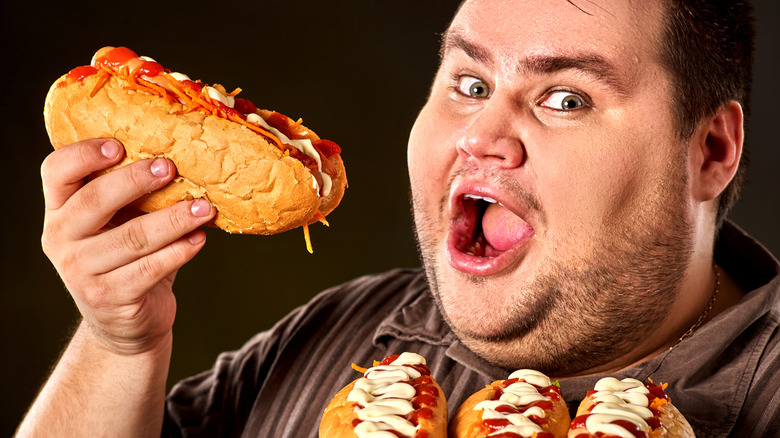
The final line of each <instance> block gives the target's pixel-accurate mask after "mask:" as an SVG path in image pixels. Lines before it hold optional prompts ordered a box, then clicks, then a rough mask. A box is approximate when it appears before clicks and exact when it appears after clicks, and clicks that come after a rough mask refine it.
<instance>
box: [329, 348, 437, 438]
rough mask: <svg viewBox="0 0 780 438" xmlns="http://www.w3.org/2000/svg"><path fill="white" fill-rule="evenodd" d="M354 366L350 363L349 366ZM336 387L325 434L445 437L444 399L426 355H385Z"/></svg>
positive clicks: (378, 437)
mask: <svg viewBox="0 0 780 438" xmlns="http://www.w3.org/2000/svg"><path fill="white" fill-rule="evenodd" d="M353 367H354V366H353ZM355 368H356V369H358V370H360V371H363V372H364V374H363V377H361V378H359V379H357V380H354V381H353V382H351V383H350V384H349V385H347V386H345V387H344V388H343V389H342V390H341V391H339V392H338V393H337V394H336V395H335V396H334V397H333V399H332V400H331V401H330V403H329V404H328V406H327V407H326V408H325V411H324V412H323V415H322V421H321V422H320V427H319V436H320V437H323V438H334V437H336V438H342V437H343V438H346V437H358V438H397V437H399V436H400V437H408V438H444V437H446V436H447V400H446V399H445V397H444V392H443V391H442V390H441V387H439V384H438V383H436V381H435V380H434V379H433V377H432V376H431V372H430V370H429V369H428V367H427V366H426V365H425V359H424V358H423V357H422V356H420V355H418V354H415V353H408V352H407V353H402V354H400V355H391V356H387V357H386V358H385V359H384V360H383V361H382V362H380V363H378V364H376V365H375V366H374V367H371V368H368V369H365V370H363V369H360V368H358V367H355Z"/></svg>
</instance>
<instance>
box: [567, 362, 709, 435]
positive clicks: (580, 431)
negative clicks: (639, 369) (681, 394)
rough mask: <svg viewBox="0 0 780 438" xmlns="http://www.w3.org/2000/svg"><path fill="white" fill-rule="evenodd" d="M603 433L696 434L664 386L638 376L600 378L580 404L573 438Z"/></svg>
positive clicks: (570, 432) (575, 419) (572, 427)
mask: <svg viewBox="0 0 780 438" xmlns="http://www.w3.org/2000/svg"><path fill="white" fill-rule="evenodd" d="M602 435H609V436H617V437H628V438H634V437H637V436H645V437H652V438H659V437H675V438H682V437H685V438H687V437H694V436H695V435H694V433H693V429H691V426H690V424H688V422H687V421H686V420H685V417H683V415H682V414H681V413H680V411H679V410H677V408H675V407H674V406H673V405H672V403H671V402H670V400H669V397H668V396H667V395H666V393H665V392H664V385H654V384H652V383H642V382H640V381H639V380H636V379H630V378H628V379H623V380H617V379H615V378H614V377H606V378H603V379H601V380H599V381H598V382H597V383H596V385H595V388H594V390H593V391H589V392H588V395H587V396H586V397H585V399H584V400H582V402H581V403H580V406H579V408H578V409H577V416H576V417H575V418H574V420H572V422H571V430H570V431H569V435H568V437H569V438H588V437H598V436H602Z"/></svg>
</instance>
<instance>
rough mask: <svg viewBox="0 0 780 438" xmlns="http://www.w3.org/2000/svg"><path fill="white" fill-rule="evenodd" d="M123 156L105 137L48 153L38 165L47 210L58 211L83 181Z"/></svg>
mask: <svg viewBox="0 0 780 438" xmlns="http://www.w3.org/2000/svg"><path fill="white" fill-rule="evenodd" d="M123 155H124V149H123V148H122V146H121V145H119V143H117V142H116V140H111V139H105V138H96V139H90V140H84V141H80V142H76V143H73V144H72V145H69V146H65V147H63V148H60V149H57V150H55V151H54V152H52V153H51V154H49V156H48V157H46V159H45V160H44V161H43V164H42V165H41V180H42V182H43V194H44V197H45V200H46V208H47V209H57V208H60V207H61V206H62V205H63V204H64V203H65V201H67V200H68V199H69V198H70V197H71V196H72V195H73V193H75V192H76V191H77V190H78V189H79V188H81V186H83V185H84V178H86V177H87V176H88V175H90V174H92V173H94V172H97V171H99V170H103V169H106V168H108V167H109V166H112V165H114V164H116V163H117V162H119V159H120V158H121V157H122V156H123Z"/></svg>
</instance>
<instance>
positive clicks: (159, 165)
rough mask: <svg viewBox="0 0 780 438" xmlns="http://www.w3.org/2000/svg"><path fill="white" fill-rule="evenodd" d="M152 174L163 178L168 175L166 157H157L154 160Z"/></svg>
mask: <svg viewBox="0 0 780 438" xmlns="http://www.w3.org/2000/svg"><path fill="white" fill-rule="evenodd" d="M151 170H152V174H153V175H154V176H156V177H159V178H162V177H164V176H168V161H167V160H166V159H165V158H156V159H155V160H154V161H152V167H151Z"/></svg>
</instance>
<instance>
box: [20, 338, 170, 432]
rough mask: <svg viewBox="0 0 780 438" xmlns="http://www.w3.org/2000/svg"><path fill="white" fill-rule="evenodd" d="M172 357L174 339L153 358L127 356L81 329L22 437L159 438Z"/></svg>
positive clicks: (152, 353) (150, 355)
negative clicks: (102, 437) (108, 347)
mask: <svg viewBox="0 0 780 438" xmlns="http://www.w3.org/2000/svg"><path fill="white" fill-rule="evenodd" d="M170 355H171V337H170V336H168V337H166V338H165V339H164V340H162V341H161V342H160V345H158V346H157V347H156V348H154V349H153V350H152V351H150V352H147V353H143V354H139V355H123V354H117V353H115V352H112V351H110V350H108V349H107V348H105V347H104V345H103V344H102V343H101V341H100V340H99V339H98V338H97V337H96V336H95V334H94V333H92V331H91V330H90V329H89V327H87V325H86V324H84V323H82V324H81V325H80V327H79V328H78V330H77V332H76V334H75V335H74V336H73V339H72V340H71V342H70V345H68V348H67V349H66V350H65V352H64V353H63V356H62V358H61V359H60V361H59V363H58V364H57V366H56V367H55V369H54V371H53V373H52V375H51V377H50V378H49V380H48V381H47V383H46V384H45V386H44V387H43V389H42V390H41V392H40V394H39V395H38V398H37V399H36V401H35V402H34V404H33V405H32V407H31V408H30V410H29V412H28V413H27V416H26V418H25V419H24V421H23V422H22V424H21V426H20V428H19V430H18V436H19V437H32V436H35V437H38V436H69V437H79V436H90V437H100V436H118V437H124V436H127V437H146V436H156V437H159V436H160V430H161V428H162V420H163V409H164V403H165V384H166V379H167V375H168V365H169V362H170Z"/></svg>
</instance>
